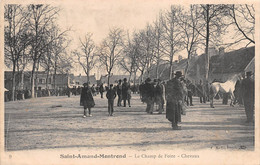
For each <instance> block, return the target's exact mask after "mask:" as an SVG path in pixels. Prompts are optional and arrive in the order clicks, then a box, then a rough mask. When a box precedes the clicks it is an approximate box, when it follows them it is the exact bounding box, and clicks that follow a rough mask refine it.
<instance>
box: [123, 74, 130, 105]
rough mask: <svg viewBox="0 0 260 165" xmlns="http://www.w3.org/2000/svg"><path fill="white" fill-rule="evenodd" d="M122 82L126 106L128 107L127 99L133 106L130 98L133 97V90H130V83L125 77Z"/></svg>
mask: <svg viewBox="0 0 260 165" xmlns="http://www.w3.org/2000/svg"><path fill="white" fill-rule="evenodd" d="M123 81H124V82H123V84H122V99H123V101H124V107H126V100H127V101H128V106H129V107H131V105H130V99H131V91H130V84H129V83H128V82H127V79H126V78H124V80H123Z"/></svg>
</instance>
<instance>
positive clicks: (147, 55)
mask: <svg viewBox="0 0 260 165" xmlns="http://www.w3.org/2000/svg"><path fill="white" fill-rule="evenodd" d="M138 36H139V37H140V53H139V54H138V58H137V59H138V63H139V65H138V69H139V70H140V72H141V82H142V81H143V75H144V72H145V71H146V74H147V77H150V71H151V66H152V63H153V59H154V56H155V41H154V35H153V29H152V26H151V25H149V24H147V26H146V28H145V29H144V30H141V31H140V33H139V34H138Z"/></svg>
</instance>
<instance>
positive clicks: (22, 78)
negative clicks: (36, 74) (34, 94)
mask: <svg viewBox="0 0 260 165" xmlns="http://www.w3.org/2000/svg"><path fill="white" fill-rule="evenodd" d="M21 90H22V91H24V70H22V71H21ZM22 100H24V92H22Z"/></svg>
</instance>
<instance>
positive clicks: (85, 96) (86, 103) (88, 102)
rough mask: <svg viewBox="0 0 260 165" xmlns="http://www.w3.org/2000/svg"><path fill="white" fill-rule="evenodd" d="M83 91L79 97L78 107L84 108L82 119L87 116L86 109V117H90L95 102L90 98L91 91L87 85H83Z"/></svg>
mask: <svg viewBox="0 0 260 165" xmlns="http://www.w3.org/2000/svg"><path fill="white" fill-rule="evenodd" d="M83 86H84V87H83V89H82V91H81V96H80V105H81V106H83V107H84V115H83V117H84V118H85V117H86V116H87V112H86V111H87V109H88V113H89V114H88V115H89V116H92V115H91V108H92V107H94V106H95V102H94V99H93V96H92V92H91V89H90V87H89V84H88V83H84V84H83Z"/></svg>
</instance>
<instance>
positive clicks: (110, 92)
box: [106, 84, 116, 116]
mask: <svg viewBox="0 0 260 165" xmlns="http://www.w3.org/2000/svg"><path fill="white" fill-rule="evenodd" d="M106 97H107V100H108V116H113V113H114V99H115V98H116V91H115V89H113V84H110V88H109V90H108V91H107V94H106Z"/></svg>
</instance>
